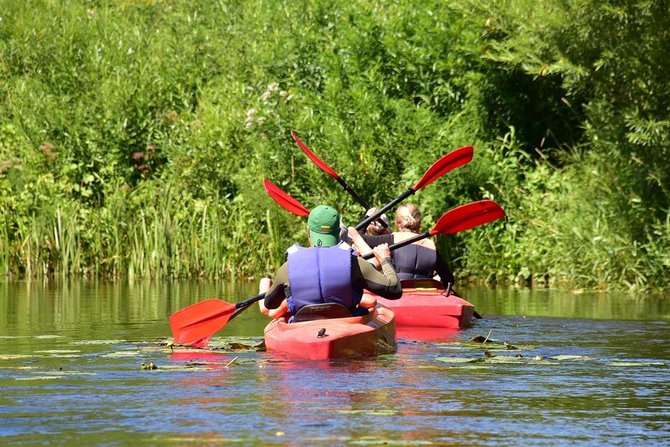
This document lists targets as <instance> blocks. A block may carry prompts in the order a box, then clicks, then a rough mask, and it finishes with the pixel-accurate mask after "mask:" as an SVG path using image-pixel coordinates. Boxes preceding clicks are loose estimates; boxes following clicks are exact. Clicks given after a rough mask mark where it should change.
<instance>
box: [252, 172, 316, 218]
mask: <svg viewBox="0 0 670 447" xmlns="http://www.w3.org/2000/svg"><path fill="white" fill-rule="evenodd" d="M263 187H264V188H265V192H267V193H268V195H269V196H270V197H272V200H274V201H275V202H277V203H278V204H279V205H281V206H282V207H283V208H284V209H285V210H287V211H289V212H291V213H293V214H295V215H296V216H309V210H308V209H307V208H305V207H304V206H302V204H301V203H300V202H298V201H297V200H296V199H294V198H293V197H291V196H290V195H288V194H287V193H285V192H284V191H282V190H281V189H280V188H279V187H278V186H276V185H275V184H274V183H272V182H271V181H270V180H268V179H264V180H263Z"/></svg>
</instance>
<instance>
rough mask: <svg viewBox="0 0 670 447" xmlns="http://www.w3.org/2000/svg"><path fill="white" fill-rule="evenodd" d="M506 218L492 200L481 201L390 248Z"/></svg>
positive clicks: (365, 256) (457, 211) (453, 213)
mask: <svg viewBox="0 0 670 447" xmlns="http://www.w3.org/2000/svg"><path fill="white" fill-rule="evenodd" d="M504 216H505V211H503V209H502V208H501V207H500V205H498V204H497V203H495V202H494V201H492V200H480V201H478V202H470V203H467V204H465V205H461V206H458V207H456V208H453V209H451V210H449V211H447V212H446V213H444V214H443V215H442V217H440V218H439V219H438V221H437V223H436V224H435V225H434V226H433V228H431V229H430V230H429V231H426V232H423V233H420V234H417V235H416V236H412V237H410V238H408V239H405V240H404V241H400V242H398V243H395V244H393V245H390V246H389V250H396V249H398V248H400V247H404V246H406V245H409V244H411V243H413V242H416V241H419V240H421V239H425V238H427V237H429V236H434V235H436V234H452V233H458V232H460V231H465V230H469V229H470V228H474V227H476V226H479V225H483V224H485V223H488V222H493V221H494V220H498V219H500V218H501V217H504ZM373 256H374V253H367V254H365V255H363V259H371V258H372V257H373Z"/></svg>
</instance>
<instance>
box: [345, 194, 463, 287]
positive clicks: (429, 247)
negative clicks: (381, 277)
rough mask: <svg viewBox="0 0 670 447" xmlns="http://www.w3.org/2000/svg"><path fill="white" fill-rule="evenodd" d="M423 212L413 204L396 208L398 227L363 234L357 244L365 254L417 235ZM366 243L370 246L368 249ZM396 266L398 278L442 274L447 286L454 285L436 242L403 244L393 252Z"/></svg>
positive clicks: (423, 240)
mask: <svg viewBox="0 0 670 447" xmlns="http://www.w3.org/2000/svg"><path fill="white" fill-rule="evenodd" d="M421 217H422V216H421V211H419V208H418V207H417V206H416V205H415V204H413V203H408V204H405V205H401V206H399V207H398V209H397V210H396V214H395V228H396V231H394V232H393V233H392V234H388V235H380V236H375V235H368V234H365V235H361V238H362V241H361V240H359V239H354V244H355V245H356V247H357V248H358V250H359V251H360V252H361V253H362V254H366V253H367V252H369V251H370V250H371V249H370V247H376V246H377V245H380V244H388V245H393V244H395V243H398V242H402V241H404V240H405V239H409V238H411V237H414V236H416V235H417V234H419V233H420V232H421ZM366 245H367V248H366ZM391 259H392V262H393V267H394V268H395V270H396V272H398V278H399V279H400V280H403V279H425V278H435V277H439V279H440V281H441V282H442V284H443V285H444V286H445V287H450V286H451V285H453V284H454V281H455V278H454V275H453V273H451V270H450V269H449V267H448V266H447V264H446V262H445V261H444V259H443V258H442V256H441V255H440V254H439V253H438V251H437V247H436V245H435V242H433V241H432V240H431V239H430V238H425V239H422V240H419V241H416V242H413V243H411V244H409V245H406V246H404V247H400V248H398V249H396V250H394V251H393V253H392V254H391Z"/></svg>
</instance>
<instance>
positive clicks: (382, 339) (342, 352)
mask: <svg viewBox="0 0 670 447" xmlns="http://www.w3.org/2000/svg"><path fill="white" fill-rule="evenodd" d="M333 308H337V310H336V311H335V312H333ZM264 333H265V347H266V349H267V351H268V352H273V353H276V354H282V355H287V356H290V357H293V358H301V359H309V360H326V359H336V358H351V357H373V356H377V355H382V354H391V353H394V352H395V351H396V346H397V345H396V330H395V317H394V315H393V312H392V311H391V310H389V309H388V308H385V307H383V306H377V308H375V309H372V310H371V311H370V312H369V313H368V314H367V315H364V316H360V317H354V316H351V313H350V312H349V311H348V310H347V309H346V308H344V307H342V306H339V305H337V304H335V305H331V304H317V305H313V306H306V308H303V309H301V310H300V312H298V314H296V316H295V319H294V322H292V323H287V322H286V319H285V318H283V317H282V318H278V319H275V320H272V321H271V322H270V323H269V324H268V325H267V326H266V327H265V331H264Z"/></svg>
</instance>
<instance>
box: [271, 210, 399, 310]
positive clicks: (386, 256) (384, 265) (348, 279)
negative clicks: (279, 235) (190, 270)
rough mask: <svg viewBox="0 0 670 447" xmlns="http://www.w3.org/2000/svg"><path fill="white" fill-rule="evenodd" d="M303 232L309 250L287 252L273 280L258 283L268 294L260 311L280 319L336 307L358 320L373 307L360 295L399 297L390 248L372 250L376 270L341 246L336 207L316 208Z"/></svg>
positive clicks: (369, 299)
mask: <svg viewBox="0 0 670 447" xmlns="http://www.w3.org/2000/svg"><path fill="white" fill-rule="evenodd" d="M307 230H308V236H309V244H310V246H309V247H302V246H300V245H298V244H295V245H293V246H292V247H290V248H289V249H288V250H287V261H286V262H285V263H284V264H283V265H282V266H281V267H280V268H279V270H278V271H277V272H276V274H275V277H274V280H273V281H272V282H270V280H269V279H268V278H264V279H263V280H261V283H260V292H261V293H262V292H267V293H266V295H265V299H264V300H263V301H262V302H259V305H260V308H261V312H263V313H265V314H267V315H269V316H270V317H272V318H278V317H279V316H282V315H284V314H286V313H290V314H292V315H295V314H296V313H297V312H298V311H299V310H300V309H301V308H302V307H304V306H306V305H309V304H320V303H337V304H341V305H342V306H344V307H346V308H347V309H349V310H350V311H351V312H352V314H354V315H360V314H362V313H364V312H367V309H369V308H372V307H374V306H375V304H376V299H375V298H374V297H371V296H369V295H365V297H363V290H368V291H370V292H372V293H374V294H376V295H379V296H382V297H384V298H387V299H391V300H394V299H398V298H400V297H401V296H402V288H401V287H400V281H399V280H398V275H397V274H396V271H395V269H394V268H393V265H392V264H391V251H390V250H389V248H388V244H380V245H379V246H377V247H375V248H374V250H373V253H374V255H375V258H376V259H377V261H378V262H379V263H380V265H381V271H379V270H377V269H375V267H374V266H373V265H372V264H370V263H369V262H367V261H365V260H364V259H362V258H360V257H358V256H356V255H355V254H354V252H353V250H352V248H351V247H350V246H349V245H347V244H346V243H344V242H341V241H340V215H339V213H338V212H337V211H336V210H335V209H334V208H332V207H330V206H327V205H319V206H317V207H315V208H314V209H313V210H312V211H311V212H310V213H309V218H308V219H307ZM352 230H353V231H355V230H354V229H353V228H350V229H349V231H350V233H351V231H352Z"/></svg>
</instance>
